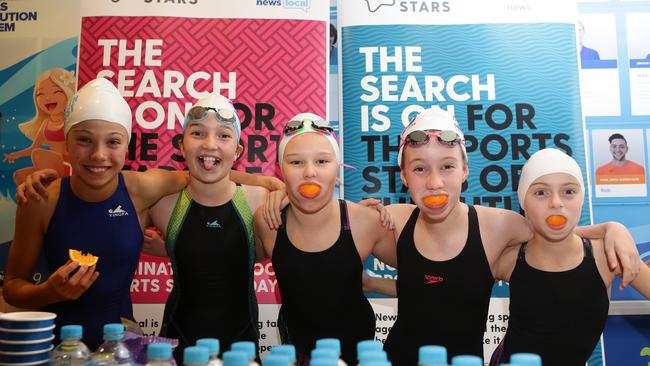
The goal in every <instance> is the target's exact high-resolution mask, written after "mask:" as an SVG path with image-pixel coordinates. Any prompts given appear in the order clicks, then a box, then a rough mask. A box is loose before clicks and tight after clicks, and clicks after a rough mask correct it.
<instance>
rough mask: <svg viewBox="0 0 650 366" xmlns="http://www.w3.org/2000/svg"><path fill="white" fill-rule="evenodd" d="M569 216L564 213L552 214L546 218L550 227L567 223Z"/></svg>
mask: <svg viewBox="0 0 650 366" xmlns="http://www.w3.org/2000/svg"><path fill="white" fill-rule="evenodd" d="M566 222H567V218H566V217H564V216H562V215H551V216H549V217H547V218H546V223H547V224H548V225H549V226H550V227H561V226H563V225H564V224H566Z"/></svg>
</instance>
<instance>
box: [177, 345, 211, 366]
mask: <svg viewBox="0 0 650 366" xmlns="http://www.w3.org/2000/svg"><path fill="white" fill-rule="evenodd" d="M209 359H210V357H209V353H208V349H207V348H205V347H187V348H185V349H184V350H183V365H185V366H206V365H207V364H208V361H209Z"/></svg>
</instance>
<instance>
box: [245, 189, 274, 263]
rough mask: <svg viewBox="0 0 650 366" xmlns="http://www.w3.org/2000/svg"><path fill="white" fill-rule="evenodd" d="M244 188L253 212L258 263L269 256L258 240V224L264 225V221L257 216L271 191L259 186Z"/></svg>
mask: <svg viewBox="0 0 650 366" xmlns="http://www.w3.org/2000/svg"><path fill="white" fill-rule="evenodd" d="M242 187H243V189H244V195H245V196H246V201H247V202H248V205H249V207H250V209H251V212H252V213H253V232H254V234H255V260H256V261H257V262H261V261H263V260H265V259H267V258H268V257H269V256H268V255H267V253H266V249H264V245H263V243H262V241H261V240H260V239H258V234H257V233H258V231H259V229H258V228H257V222H258V221H259V220H261V223H262V224H264V219H263V218H258V217H256V214H257V212H258V211H259V210H260V208H261V206H262V204H263V203H264V201H266V197H267V196H268V194H269V191H268V190H267V189H266V188H264V187H259V186H248V185H243V186H242Z"/></svg>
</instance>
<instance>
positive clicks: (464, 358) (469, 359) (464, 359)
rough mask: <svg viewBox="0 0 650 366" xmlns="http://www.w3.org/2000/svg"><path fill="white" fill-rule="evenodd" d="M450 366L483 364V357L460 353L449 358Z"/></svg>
mask: <svg viewBox="0 0 650 366" xmlns="http://www.w3.org/2000/svg"><path fill="white" fill-rule="evenodd" d="M451 365H452V366H483V359H481V358H480V357H478V356H469V355H461V356H454V358H452V359H451Z"/></svg>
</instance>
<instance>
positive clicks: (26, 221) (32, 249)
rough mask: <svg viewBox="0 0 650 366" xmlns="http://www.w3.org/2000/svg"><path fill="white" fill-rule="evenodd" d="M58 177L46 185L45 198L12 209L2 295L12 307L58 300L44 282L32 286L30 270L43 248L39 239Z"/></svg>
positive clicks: (55, 195) (51, 207)
mask: <svg viewBox="0 0 650 366" xmlns="http://www.w3.org/2000/svg"><path fill="white" fill-rule="evenodd" d="M60 183H61V180H60V179H58V180H56V181H54V182H53V183H52V184H51V185H50V186H49V187H48V188H47V193H48V198H47V199H44V200H40V201H35V200H29V201H28V202H27V203H26V204H24V205H20V206H18V207H17V208H16V226H15V231H14V239H13V242H12V244H11V247H10V248H9V258H8V262H7V273H6V275H5V280H4V287H3V296H4V298H5V299H6V301H7V302H8V303H10V304H12V305H14V306H17V307H21V308H27V309H35V308H40V307H42V306H45V305H48V304H51V303H53V302H56V301H58V299H56V298H55V296H54V294H53V293H52V292H51V291H50V289H49V288H48V287H47V286H46V283H43V284H40V285H34V284H33V283H32V272H33V271H34V268H35V267H36V263H37V261H38V258H39V256H40V254H41V252H42V250H43V239H44V237H45V233H46V232H47V228H48V225H49V221H50V219H51V218H52V214H53V213H54V209H55V207H56V203H57V201H58V198H59V189H60Z"/></svg>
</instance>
